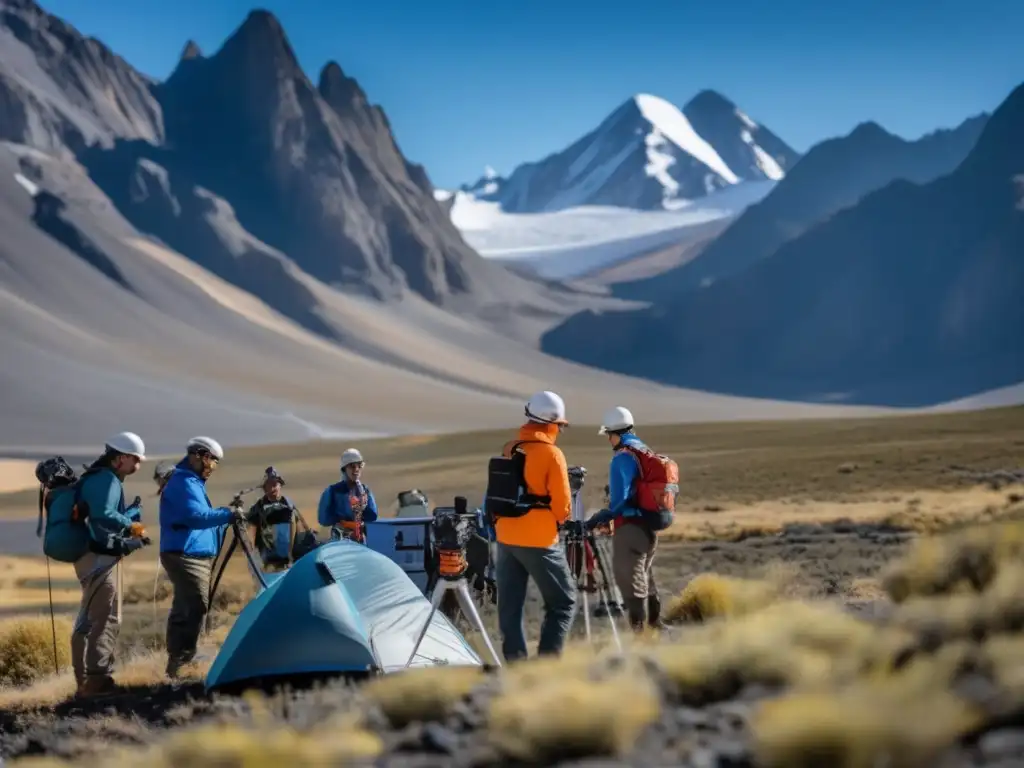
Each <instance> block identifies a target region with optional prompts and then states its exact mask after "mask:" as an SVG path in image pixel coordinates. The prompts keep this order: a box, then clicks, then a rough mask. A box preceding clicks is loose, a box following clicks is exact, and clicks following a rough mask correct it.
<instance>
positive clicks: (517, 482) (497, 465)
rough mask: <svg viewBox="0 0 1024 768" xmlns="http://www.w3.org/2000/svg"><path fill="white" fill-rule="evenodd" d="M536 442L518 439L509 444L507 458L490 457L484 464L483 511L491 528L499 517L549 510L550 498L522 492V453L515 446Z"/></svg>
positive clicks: (524, 485)
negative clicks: (510, 448)
mask: <svg viewBox="0 0 1024 768" xmlns="http://www.w3.org/2000/svg"><path fill="white" fill-rule="evenodd" d="M539 442H540V441H539V440H520V441H519V442H517V443H514V444H513V445H512V450H511V456H494V457H493V458H492V459H491V460H490V462H489V463H488V465H487V493H486V495H485V496H484V512H485V513H486V514H487V516H488V517H489V518H490V519H491V524H492V525H493V524H494V522H495V520H497V518H500V517H522V516H523V515H525V514H526V513H527V512H529V511H530V510H533V509H550V508H551V497H550V496H535V495H533V494H531V493H527V492H526V481H525V479H524V477H523V470H524V468H525V466H526V454H525V453H523V452H522V451H521V450H520V448H519V446H521V445H523V443H539Z"/></svg>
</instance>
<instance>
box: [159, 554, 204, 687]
mask: <svg viewBox="0 0 1024 768" xmlns="http://www.w3.org/2000/svg"><path fill="white" fill-rule="evenodd" d="M160 564H161V565H162V566H163V567H164V570H165V571H166V572H167V578H168V580H170V582H171V584H172V585H173V586H174V600H173V601H172V603H171V611H170V613H169V614H168V616H167V674H168V675H170V676H171V677H173V676H174V675H175V674H176V673H177V671H178V669H180V668H181V666H182V665H183V664H187V663H188V662H190V661H192V659H194V658H195V655H196V646H197V645H198V643H199V633H200V631H202V628H203V620H204V619H205V618H206V613H207V611H209V609H210V600H209V593H210V573H211V571H212V570H213V558H210V557H189V556H187V555H183V554H181V553H179V552H161V553H160Z"/></svg>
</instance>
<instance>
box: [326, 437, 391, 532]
mask: <svg viewBox="0 0 1024 768" xmlns="http://www.w3.org/2000/svg"><path fill="white" fill-rule="evenodd" d="M364 464H365V462H364V461H363V454H361V453H360V452H359V451H358V450H356V449H355V448H349V449H348V450H347V451H345V452H344V453H343V454H341V480H340V481H339V482H337V483H334V484H333V485H329V486H327V487H326V488H324V492H323V493H322V494H321V495H320V504H319V505H318V507H317V521H318V522H319V523H320V525H321V526H323V527H324V528H330V529H331V541H338V540H339V539H352V540H353V541H358V542H360V543H361V542H362V541H363V539H364V536H363V523H372V522H373V521H374V520H376V519H377V500H376V499H374V498H373V491H371V490H370V487H369V486H368V485H364V484H363V482H362V480H361V479H360V478H361V477H362V473H363V466H364Z"/></svg>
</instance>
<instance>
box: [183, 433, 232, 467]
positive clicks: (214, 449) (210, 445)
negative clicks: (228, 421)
mask: <svg viewBox="0 0 1024 768" xmlns="http://www.w3.org/2000/svg"><path fill="white" fill-rule="evenodd" d="M196 450H199V451H209V452H210V455H211V456H213V457H214V458H215V459H217V461H222V460H223V459H224V449H223V448H221V447H220V443H218V442H217V441H216V440H214V439H213V438H212V437H203V436H201V435H200V436H199V437H193V438H192V439H191V440H189V441H188V445H186V446H185V451H186V452H187V453H191V452H192V451H196Z"/></svg>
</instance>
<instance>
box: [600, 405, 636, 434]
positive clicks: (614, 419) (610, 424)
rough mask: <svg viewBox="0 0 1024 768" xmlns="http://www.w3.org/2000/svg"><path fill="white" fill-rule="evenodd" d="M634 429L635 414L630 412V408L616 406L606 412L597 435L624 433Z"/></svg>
mask: <svg viewBox="0 0 1024 768" xmlns="http://www.w3.org/2000/svg"><path fill="white" fill-rule="evenodd" d="M632 428H633V414H632V413H630V412H629V409H628V408H623V407H622V406H621V405H616V406H615V407H614V408H609V409H608V410H607V411H605V412H604V418H603V419H602V420H601V428H600V429H599V430H597V434H599V435H606V434H608V433H609V432H622V431H624V430H627V429H632Z"/></svg>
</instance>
